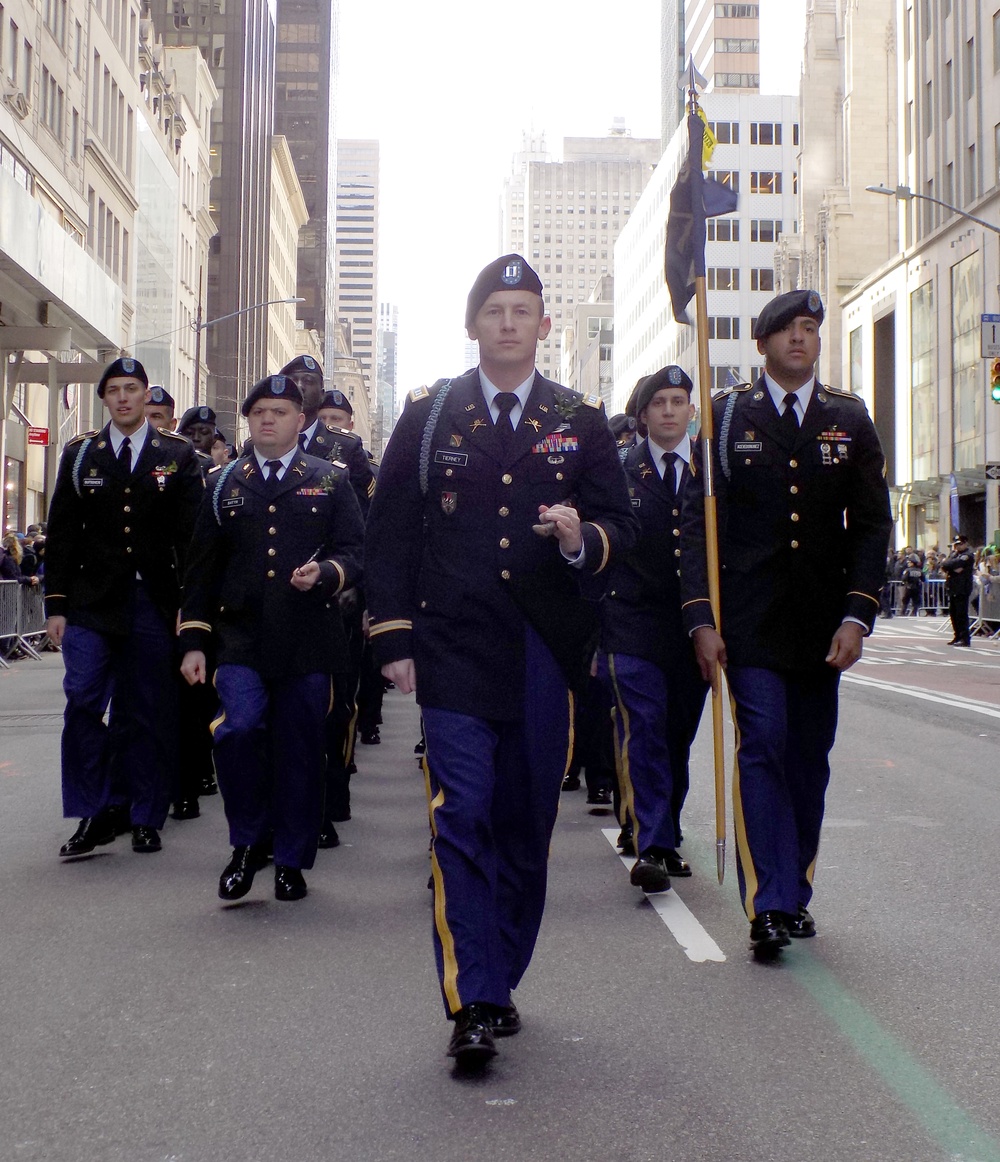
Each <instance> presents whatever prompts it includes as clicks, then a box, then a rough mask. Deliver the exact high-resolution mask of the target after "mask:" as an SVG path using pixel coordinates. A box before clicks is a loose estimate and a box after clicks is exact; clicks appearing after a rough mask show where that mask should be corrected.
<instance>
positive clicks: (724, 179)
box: [711, 169, 740, 193]
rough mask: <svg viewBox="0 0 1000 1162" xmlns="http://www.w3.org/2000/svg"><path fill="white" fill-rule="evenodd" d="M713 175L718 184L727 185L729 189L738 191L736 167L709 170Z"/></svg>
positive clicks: (737, 171) (738, 183) (738, 182)
mask: <svg viewBox="0 0 1000 1162" xmlns="http://www.w3.org/2000/svg"><path fill="white" fill-rule="evenodd" d="M711 177H713V178H714V179H715V180H716V181H717V182H718V183H719V184H720V185H723V186H728V187H729V189H731V190H733V191H734V192H735V193H739V192H740V171H739V170H738V169H717V170H712V171H711Z"/></svg>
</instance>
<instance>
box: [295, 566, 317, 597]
mask: <svg viewBox="0 0 1000 1162" xmlns="http://www.w3.org/2000/svg"><path fill="white" fill-rule="evenodd" d="M318 580H319V565H318V564H317V563H316V562H315V561H310V562H309V564H308V565H300V566H299V567H298V568H297V569H296V570H295V571H294V572H293V573H292V576H291V582H292V584H293V585H294V586H295V588H296V589H301V590H302V592H303V593H305V592H306V590H307V589H312V587H313V586H314V585H315V584H316V582H317V581H318Z"/></svg>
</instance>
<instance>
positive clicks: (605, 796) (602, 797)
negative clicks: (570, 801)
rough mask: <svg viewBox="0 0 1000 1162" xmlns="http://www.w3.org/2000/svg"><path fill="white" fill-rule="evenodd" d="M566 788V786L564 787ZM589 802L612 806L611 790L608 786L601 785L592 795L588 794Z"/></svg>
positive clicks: (601, 805)
mask: <svg viewBox="0 0 1000 1162" xmlns="http://www.w3.org/2000/svg"><path fill="white" fill-rule="evenodd" d="M563 789H564V790H565V788H563ZM587 802H588V803H596V804H597V805H598V806H600V807H610V806H611V792H610V791H609V790H608V788H607V787H600V788H599V789H598V790H596V791H595V792H594V793H593V794H592V795H588V796H587Z"/></svg>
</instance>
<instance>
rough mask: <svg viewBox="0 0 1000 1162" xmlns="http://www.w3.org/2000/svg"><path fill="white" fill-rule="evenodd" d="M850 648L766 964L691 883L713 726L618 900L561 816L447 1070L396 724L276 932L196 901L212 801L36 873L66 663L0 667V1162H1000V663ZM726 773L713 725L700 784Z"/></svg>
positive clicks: (700, 872)
mask: <svg viewBox="0 0 1000 1162" xmlns="http://www.w3.org/2000/svg"><path fill="white" fill-rule="evenodd" d="M949 629H950V626H948V625H947V619H942V618H918V619H902V618H895V619H893V620H891V621H888V622H883V621H880V622H878V623H877V628H876V632H875V636H874V637H873V638H872V639H871V640H870V641H869V642H867V643H866V651H865V658H864V660H863V661H862V662H861V663H860V664H859V665H858V666H856V667H855V669H854V670H852V671H851V672H850V674H849V675H847V677H846V679H845V681H844V683H843V686H842V697H841V722H840V734H839V739H838V744H837V748H836V750H835V751H834V761H833V768H834V771H833V779H832V783H831V790H830V794H829V797H828V805H827V806H828V810H827V819H826V829H825V833H824V840H823V846H822V847H821V849H820V855H819V864H818V867H817V872H816V896H815V898H814V901H813V906H812V908H811V910H812V912H813V914H814V916H815V917H816V921H817V925H818V928H819V936H818V938H817V939H815V940H811V941H798V942H796V943H795V944H793V946H792V947H791V948H790V949H788V950H787V952H786V953H785V954H784V956H783V960H782V961H781V962H780V963H779V964H775V965H770V966H762V965H759V964H756V963H754V962H753V960H752V959H751V957H750V955H749V953H748V949H747V936H748V930H749V926H748V924H747V922H746V920H745V918H744V916H743V914H742V910H741V908H740V904H739V897H738V892H737V886H736V866H735V853H734V841H733V838H732V826H731V822H730V827H729V846H728V853H729V858H728V867H727V875H726V880H725V884H724V885H723V886H722V887H720V886H719V885H718V883H717V879H716V874H715V851H714V807H713V801H712V756H711V730H710V726H711V724H710V716H709V714H708V713H706V717H705V720H704V723H703V729H702V732H701V735H700V736H699V739H698V742H697V744H696V753H695V760H694V764H693V773H692V781H693V783H694V786H693V790H692V793H691V797H690V799H689V804H688V808H687V811H686V816H685V835H686V839H685V844H684V847H683V853H684V854H685V856H686V857H687V858H688V859H689V860H690V862H691V863H692V865H693V867H694V875H693V877H692V878H691V879H688V880H680V881H675V885H674V889H673V891H671V892H670V893H665V894H663V895H662V896H660V897H656V898H654V899H653V900H652V901H647V900H645V899H644V898H643V896H642V894H641V893H640V892H639V891H638V890H637V889H635V888H632V887H631V886H630V884H629V881H628V873H627V870H626V867H625V866H623V861H622V860H621V859H620V858H619V856H618V855H617V853H616V851H615V849H614V847H613V846H612V844H611V842H610V841H611V840H613V839H614V834H615V829H616V828H615V821H614V819H613V818H612V816H611V815H610V813H608V812H606V811H603V810H602V809H595V808H590V807H588V806H587V805H586V803H585V793H584V792H583V791H580V792H575V793H567V794H563V795H562V803H561V812H560V818H559V822H558V825H557V829H556V833H555V836H554V841H553V847H552V858H551V865H550V871H551V874H550V887H549V903H548V910H547V913H546V917H545V921H544V923H543V926H542V933H541V938H540V940H539V944H538V947H537V950H536V954H535V959H534V962H533V964H532V966H531V968H530V969H529V972H528V974H527V976H526V978H525V980H524V982H523V984H522V986H521V988H520V989H519V990H518V993H517V994H516V1001H517V1004H518V1007H519V1009H520V1011H521V1014H522V1018H523V1021H524V1028H523V1031H522V1032H521V1034H520V1035H519V1036H517V1037H514V1038H511V1039H508V1040H504V1041H502V1042H500V1046H499V1047H500V1056H499V1057H498V1058H497V1059H496V1061H495V1062H494V1063H493V1066H492V1068H491V1069H490V1070H489V1071H488V1072H487V1073H486V1074H485V1075H484V1076H482V1077H480V1078H472V1079H469V1078H455V1077H453V1076H452V1074H451V1069H450V1062H449V1061H448V1060H447V1059H446V1057H445V1056H444V1051H445V1048H446V1045H447V1040H448V1034H449V1025H448V1024H447V1023H446V1021H445V1020H444V1017H443V1010H442V1006H441V1001H440V996H439V993H438V989H437V982H436V978H435V974H434V968H433V957H432V949H431V937H430V926H431V893H430V892H429V891H428V890H427V888H426V881H427V875H428V866H429V865H428V860H427V843H428V827H427V812H426V803H425V798H424V786H423V779H422V776H421V774H420V769H419V767H418V764H417V763H416V762H415V761H414V756H413V745H414V743H415V742H416V741H417V738H418V736H419V725H418V718H417V711H416V707H415V705H414V702H413V699H412V698H406V697H403V696H401V695H400V694H398V693H397V692H392V693H390V694H389V695H388V696H387V697H386V702H385V725H384V726H383V728H382V739H383V742H382V745H381V746H379V747H369V746H359V748H358V751H359V754H358V766H359V773H358V774H357V775H356V776H355V778H354V781H353V786H352V790H353V812H354V818H353V819H352V820H351V821H350V822H347V823H345V824H343V826H342V827H340V835H341V839H342V846H341V847H339V848H337V849H335V850H332V851H321V852H320V853H319V855H318V858H317V864H316V867H315V868H314V869H313V871H312V872H311V873H309V872H307V873H306V878H307V880H308V883H309V896H308V898H307V899H305V900H304V901H302V902H301V903H278V902H276V901H275V899H274V896H273V885H272V877H271V872H270V869H268V870H266V871H264V872H262V873H260V874H259V876H258V878H257V881H256V883H255V885H254V888H253V890H252V892H251V894H250V895H249V896H248V897H247V898H246V899H245V900H244V901H241V902H240V903H239V904H235V905H224V904H222V902H221V901H220V900H219V899H218V898H217V895H216V886H217V882H218V876H219V873H220V871H221V870H222V867H223V866H224V864H225V863H226V861H227V859H228V856H229V847H228V844H227V838H226V828H225V821H224V818H223V813H222V804H221V802H220V800H219V798H218V797H214V798H211V799H203V800H202V805H203V815H202V817H201V818H200V819H197V820H193V821H190V822H185V823H176V822H174V821H172V820H171V821H168V823H167V825H166V827H165V829H164V831H163V833H162V835H163V851H162V852H161V853H159V854H156V855H151V856H139V855H136V854H133V852H132V851H131V846H130V843H129V840H128V837H123V838H120V839H118V840H117V842H115V843H114V844H112V845H110V846H108V847H106V848H101V849H99V853H98V854H95V855H94V856H93V857H90V858H87V859H83V860H80V861H77V862H75V863H68V864H67V863H62V862H60V860H59V859H58V858H57V854H56V853H57V851H58V849H59V846H60V844H61V843H62V842H64V841H65V840H66V839H67V838H68V837H69V835H70V834H71V832H72V831H73V829H74V827H75V825H76V824H75V821H67V820H63V819H62V812H61V805H60V785H59V735H60V729H61V711H62V693H61V686H60V679H61V671H62V663H61V658H60V657H59V656H58V655H55V654H45V655H43V660H42V661H40V662H36V661H19V662H17V663H15V664H14V665H13V666H12V668H11V669H10V670H9V671H6V672H0V883H2V885H3V896H2V903H0V981H2V989H3V1005H2V1010H0V1044H2V1045H3V1053H2V1057H0V1093H2V1095H3V1098H2V1116H0V1162H8V1160H10V1162H14V1160H16V1162H52V1160H54V1159H66V1160H68V1162H236V1160H240V1162H263V1160H265V1159H268V1160H270V1159H274V1160H275V1162H320V1160H323V1162H340V1160H342V1159H343V1160H345V1162H346V1160H351V1162H390V1160H392V1162H395V1160H399V1162H470V1160H472V1159H475V1158H480V1157H484V1158H488V1159H490V1162H556V1160H560V1162H562V1160H563V1159H573V1160H574V1162H605V1160H607V1162H610V1160H613V1159H618V1158H621V1159H627V1160H628V1162H663V1160H667V1159H669V1160H673V1159H681V1160H684V1162H806V1160H808V1162H876V1160H877V1162H1000V1101H998V1100H997V1099H998V1082H997V1078H998V1076H1000V1044H998V1041H997V1037H996V1027H997V1019H998V999H997V982H998V973H997V955H998V952H1000V908H998V906H997V903H996V896H995V892H996V882H997V820H998V819H1000V777H998V760H997V754H998V743H1000V645H998V644H997V643H989V642H986V641H984V640H983V639H975V644H974V646H973V648H972V649H971V650H961V649H956V648H950V647H949V646H948V645H947V644H946V643H947V641H948V639H949V637H950V632H948V631H949ZM731 757H732V738H731V730H730V729H729V728H728V727H727V765H728V764H729V763H730V762H731Z"/></svg>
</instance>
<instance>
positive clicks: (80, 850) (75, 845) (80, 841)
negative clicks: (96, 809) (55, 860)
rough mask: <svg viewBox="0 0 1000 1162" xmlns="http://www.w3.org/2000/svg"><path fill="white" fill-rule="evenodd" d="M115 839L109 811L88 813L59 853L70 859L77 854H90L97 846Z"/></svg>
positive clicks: (112, 841)
mask: <svg viewBox="0 0 1000 1162" xmlns="http://www.w3.org/2000/svg"><path fill="white" fill-rule="evenodd" d="M114 841H115V829H114V826H113V825H112V823H111V822H110V820H109V819H108V816H107V813H106V812H102V813H101V814H99V815H88V816H87V817H86V818H85V819H81V820H80V826H79V827H78V828H77V829H76V831H74V832H73V834H72V835H71V836H70V837H69V839H67V840H66V842H65V843H64V844H63V845H62V847H60V848H59V854H60V855H61V856H62V857H63V859H69V858H72V857H73V856H75V855H89V854H90V853H91V852H92V851H93V850H94V848H95V847H100V846H102V845H103V844H105V843H114Z"/></svg>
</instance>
